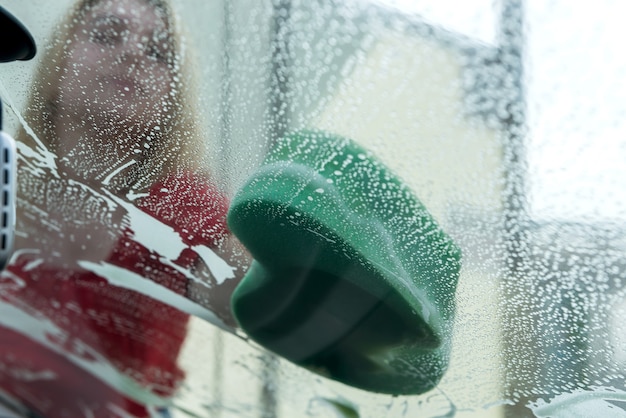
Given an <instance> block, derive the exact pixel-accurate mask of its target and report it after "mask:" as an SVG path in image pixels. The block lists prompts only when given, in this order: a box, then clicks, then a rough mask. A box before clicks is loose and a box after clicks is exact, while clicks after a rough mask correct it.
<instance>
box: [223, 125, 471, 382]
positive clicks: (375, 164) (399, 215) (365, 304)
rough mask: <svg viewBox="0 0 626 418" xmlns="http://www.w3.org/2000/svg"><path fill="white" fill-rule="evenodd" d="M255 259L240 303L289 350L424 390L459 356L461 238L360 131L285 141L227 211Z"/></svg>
mask: <svg viewBox="0 0 626 418" xmlns="http://www.w3.org/2000/svg"><path fill="white" fill-rule="evenodd" d="M228 225H229V228H230V229H231V231H232V232H233V233H234V234H235V235H236V236H237V237H238V238H239V240H240V241H241V242H242V243H243V244H244V245H245V246H246V247H247V248H248V250H249V251H250V253H251V254H252V256H253V258H254V261H253V262H252V265H251V267H250V269H249V271H248V272H247V273H246V275H245V277H244V278H243V280H242V281H241V283H240V284H239V285H238V286H237V288H236V289H235V291H234V293H233V295H232V299H231V305H232V310H233V313H234V315H235V318H236V320H237V322H238V323H239V325H240V326H241V328H242V329H243V330H244V331H245V332H246V333H247V334H248V335H249V336H250V337H251V338H252V339H254V340H255V341H257V342H258V343H259V344H261V345H263V346H264V347H266V348H267V349H269V350H271V351H273V352H275V353H277V354H279V355H281V356H283V357H285V358H287V359H288V360H290V361H292V362H294V363H296V364H299V365H301V366H304V367H307V368H309V369H311V370H313V371H315V372H318V373H320V374H323V375H325V376H327V377H330V378H332V379H335V380H337V381H340V382H343V383H345V384H348V385H352V386H355V387H358V388H361V389H365V390H369V391H374V392H381V393H390V394H419V393H423V392H425V391H427V390H430V389H432V388H433V387H434V386H435V385H436V384H437V383H438V382H439V380H440V379H441V377H442V376H443V373H444V372H445V370H446V368H447V364H448V357H449V350H450V339H451V331H452V330H451V328H452V319H453V314H454V292H455V289H456V284H457V280H458V275H459V269H460V259H461V255H460V250H459V249H458V247H457V246H456V245H455V244H454V243H453V242H452V240H451V239H450V238H449V237H448V236H447V235H446V234H445V233H444V232H443V231H442V230H441V229H440V228H439V226H438V225H437V224H436V222H435V221H434V219H433V218H432V216H431V215H430V214H429V213H428V212H427V211H426V209H425V208H424V206H423V205H422V204H421V203H420V202H419V201H418V200H417V199H416V197H415V196H414V195H413V193H412V192H411V191H410V190H409V188H408V187H407V186H406V185H405V184H403V183H402V182H401V181H400V180H399V179H398V178H397V177H395V176H394V175H393V174H392V173H391V172H390V170H389V169H388V168H386V167H385V166H384V165H383V164H382V163H380V162H379V161H378V160H376V159H375V158H373V157H372V155H371V154H370V153H369V152H368V151H366V150H364V149H363V148H361V147H360V146H358V145H357V144H355V143H354V142H353V141H351V140H349V139H346V138H341V137H337V136H332V135H329V134H327V133H324V132H317V131H304V132H297V133H294V134H291V135H288V136H286V137H285V138H283V139H281V140H280V141H278V143H277V144H276V146H275V147H274V148H273V149H272V150H271V151H270V153H269V155H268V157H267V159H266V160H265V162H264V163H263V165H262V166H261V167H260V169H259V170H258V171H257V172H255V173H254V175H253V176H252V177H251V178H250V179H249V180H248V181H247V182H246V183H245V184H244V186H243V187H242V188H241V189H240V190H239V192H238V193H237V194H236V196H235V198H234V199H233V201H232V204H231V207H230V210H229V213H228Z"/></svg>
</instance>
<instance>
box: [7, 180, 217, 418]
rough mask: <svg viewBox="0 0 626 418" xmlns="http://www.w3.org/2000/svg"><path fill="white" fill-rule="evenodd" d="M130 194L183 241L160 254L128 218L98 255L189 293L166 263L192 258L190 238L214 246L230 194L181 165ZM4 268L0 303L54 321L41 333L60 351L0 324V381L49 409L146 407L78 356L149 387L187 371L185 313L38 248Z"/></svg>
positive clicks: (188, 262)
mask: <svg viewBox="0 0 626 418" xmlns="http://www.w3.org/2000/svg"><path fill="white" fill-rule="evenodd" d="M135 203H136V206H137V207H138V208H139V209H141V210H142V211H143V212H145V213H146V214H147V215H149V216H152V217H154V218H156V219H157V220H159V221H161V222H162V223H164V224H166V225H168V226H170V227H171V228H173V229H174V230H175V231H176V232H177V233H178V234H179V235H180V237H181V240H182V241H183V243H184V244H186V245H187V246H188V247H187V248H186V249H185V250H184V251H183V252H182V253H181V254H180V256H179V257H178V258H177V259H176V260H164V259H163V257H162V256H161V255H160V254H157V253H155V252H154V251H151V250H149V249H148V248H146V246H144V245H143V244H142V243H140V242H137V241H136V240H135V239H134V236H135V232H134V231H132V230H131V229H130V228H129V227H125V228H123V229H122V231H121V234H120V236H119V238H118V239H117V242H116V245H115V246H114V247H113V248H112V250H111V251H110V254H109V256H108V258H107V259H106V260H103V261H105V262H106V263H109V264H112V265H115V266H117V267H121V268H123V269H125V270H128V271H130V272H132V273H135V274H139V275H141V276H143V277H144V278H147V279H150V280H152V281H154V282H156V283H158V284H159V285H162V286H164V287H166V288H168V289H170V290H171V291H173V292H175V293H177V294H180V295H186V289H187V280H188V279H187V276H186V275H185V274H184V273H183V272H181V269H177V268H175V266H172V265H171V264H172V263H174V264H177V265H178V266H180V267H182V268H183V270H184V269H188V268H190V267H191V266H193V265H194V264H195V263H196V262H198V255H197V254H196V253H195V251H193V248H192V247H193V246H197V245H205V246H208V247H215V246H217V245H218V244H219V243H220V242H221V241H222V240H223V239H224V238H225V236H226V235H227V233H228V232H227V229H226V223H225V222H226V221H225V217H226V211H227V208H228V201H227V199H226V198H225V197H224V196H223V195H222V194H221V193H219V192H218V191H217V189H215V188H214V187H213V186H212V185H210V184H208V183H207V182H206V181H205V180H203V179H201V178H199V177H195V176H191V175H186V176H179V177H171V178H168V179H166V180H165V181H163V182H160V183H158V184H156V185H154V187H152V189H151V190H150V192H149V194H148V196H146V197H144V198H142V199H139V200H138V201H136V202H135ZM165 261H167V262H165ZM8 272H9V273H4V274H3V275H2V277H1V278H0V304H2V303H4V304H7V303H8V304H10V305H12V306H15V307H18V308H19V309H21V310H22V311H25V312H28V313H30V314H31V316H35V317H40V318H42V320H43V321H50V322H51V323H52V324H53V325H52V327H51V328H49V329H54V330H56V332H52V333H50V332H48V333H46V335H45V337H44V338H45V339H46V341H47V342H49V343H50V344H51V345H52V346H53V347H58V348H60V351H55V350H53V349H50V348H49V347H46V346H45V345H43V344H41V342H40V341H39V342H38V341H37V336H32V335H31V336H29V335H28V333H27V332H26V333H22V332H18V331H16V330H12V329H8V328H6V327H3V326H1V325H0V390H1V391H4V392H5V393H7V394H9V395H10V396H12V397H15V398H17V399H19V400H20V401H21V402H23V403H24V404H25V405H26V406H28V407H29V408H32V409H33V410H35V411H37V412H39V413H41V414H42V415H44V416H46V417H74V416H82V415H84V414H85V410H91V411H92V412H93V413H94V416H96V417H100V416H117V415H116V414H115V410H116V408H121V410H123V411H124V412H126V413H130V414H132V415H134V416H139V417H141V416H148V413H147V410H146V408H145V407H144V406H143V405H141V404H140V403H138V402H135V401H133V400H132V399H130V398H129V397H127V396H125V395H124V394H123V393H121V392H119V391H118V390H116V389H115V388H114V387H112V386H111V385H110V384H108V383H106V382H105V381H103V379H101V378H99V377H98V376H96V375H94V374H93V373H92V372H90V371H89V370H87V369H85V368H83V367H81V366H80V365H78V364H76V359H79V360H80V359H82V360H86V361H87V362H93V361H94V360H98V361H102V359H104V362H105V363H106V365H107V367H111V366H112V367H114V368H115V369H116V370H117V371H119V373H123V375H126V376H130V377H131V378H132V380H133V381H134V382H136V383H137V384H139V385H141V386H142V387H144V388H146V389H148V390H149V391H150V392H152V393H154V394H157V395H161V396H165V397H168V396H171V395H173V393H174V392H175V390H176V388H177V386H178V385H179V384H180V382H181V381H182V379H183V377H184V373H183V371H182V370H181V369H180V368H179V367H178V365H177V358H178V355H179V352H180V348H181V345H182V343H183V342H184V339H185V336H186V325H187V321H188V315H187V314H186V313H184V312H181V311H180V310H178V309H176V308H175V307H172V306H170V305H167V304H165V303H163V302H160V301H157V300H155V299H152V298H151V297H149V296H146V295H144V294H141V293H139V292H136V291H134V290H130V289H128V288H123V287H117V286H114V285H112V284H110V283H109V282H108V281H107V280H106V279H105V278H103V277H100V276H98V275H96V274H95V273H93V272H91V271H89V270H86V269H84V268H82V267H80V266H79V265H72V266H67V267H66V266H63V267H62V268H61V267H59V264H55V263H47V262H41V255H38V254H32V253H24V254H21V255H20V256H18V257H16V258H15V259H14V260H13V262H12V263H11V265H10V266H9V268H8ZM20 281H22V283H20ZM131 287H132V286H131ZM1 323H2V321H1V320H0V324H1ZM39 338H41V337H39ZM72 360H74V361H72ZM89 364H92V363H89ZM85 408H87V409H85Z"/></svg>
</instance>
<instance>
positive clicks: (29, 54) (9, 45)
mask: <svg viewBox="0 0 626 418" xmlns="http://www.w3.org/2000/svg"><path fill="white" fill-rule="evenodd" d="M36 53H37V47H36V46H35V40H34V39H33V37H32V35H31V34H30V32H29V31H28V29H26V27H24V25H23V24H22V23H21V22H20V21H19V20H17V19H16V18H15V16H13V15H12V14H10V13H9V12H8V11H7V10H5V9H4V8H3V7H2V6H0V62H11V61H16V60H19V61H28V60H29V59H31V58H33V57H34V56H35V54H36Z"/></svg>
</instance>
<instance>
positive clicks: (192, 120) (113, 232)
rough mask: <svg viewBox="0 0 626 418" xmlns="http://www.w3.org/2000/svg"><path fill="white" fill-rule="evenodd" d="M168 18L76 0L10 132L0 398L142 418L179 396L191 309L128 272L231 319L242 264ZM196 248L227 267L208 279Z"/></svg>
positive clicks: (153, 4) (144, 6) (40, 407)
mask: <svg viewBox="0 0 626 418" xmlns="http://www.w3.org/2000/svg"><path fill="white" fill-rule="evenodd" d="M172 16H173V15H172V12H171V10H170V8H169V6H168V5H167V3H166V2H165V1H162V0H82V1H80V2H79V3H78V4H77V5H76V7H75V9H74V10H73V11H72V12H71V13H70V14H69V16H68V18H67V19H66V20H65V21H64V23H63V24H62V25H61V26H60V30H59V33H58V34H57V36H56V38H55V39H54V40H53V41H52V42H51V45H50V47H49V48H48V50H47V51H46V53H45V54H44V56H43V61H42V64H41V67H40V68H39V71H38V73H37V75H36V77H35V82H34V86H33V93H32V96H31V98H30V101H29V104H28V107H27V110H26V113H25V119H26V121H27V125H28V128H27V129H23V130H22V131H20V132H19V133H18V135H17V139H18V142H19V143H20V145H19V151H20V154H21V156H22V158H21V161H20V168H19V189H18V203H19V211H18V241H17V243H16V254H15V256H14V257H13V259H12V262H11V265H10V266H9V268H8V271H7V272H5V273H4V274H3V275H2V278H1V279H0V280H1V282H0V309H4V311H5V312H10V313H13V315H12V316H11V317H8V316H7V315H5V317H4V318H2V319H0V394H2V395H3V396H5V397H8V398H11V399H17V400H18V401H19V402H20V403H22V404H23V405H24V406H26V408H28V409H29V410H31V411H33V413H36V414H40V415H42V416H45V417H57V416H58V417H61V416H82V415H85V414H93V415H94V416H117V415H118V414H119V413H120V411H123V412H124V413H125V414H130V415H131V416H148V415H149V414H150V411H151V408H152V410H154V408H153V407H150V406H147V405H148V404H167V399H169V398H171V397H172V396H173V395H174V394H175V392H176V389H177V388H178V387H179V386H180V384H181V382H182V381H183V378H184V372H183V371H182V370H180V368H179V367H178V365H177V357H178V355H179V351H180V348H181V345H182V343H183V342H184V339H185V335H186V324H187V320H188V315H187V314H185V313H183V312H181V311H180V310H178V309H176V307H174V306H171V304H167V303H163V302H162V301H157V300H154V299H153V298H151V297H150V296H149V295H146V294H143V293H141V292H139V291H136V290H135V289H137V288H139V287H141V286H142V283H140V282H139V281H137V282H134V281H133V280H135V279H137V278H144V279H147V280H150V281H151V282H155V283H157V284H158V285H159V286H161V287H163V288H165V289H167V290H168V291H169V292H171V294H173V295H183V296H185V297H188V298H191V299H193V300H195V301H196V302H198V303H201V304H203V305H204V306H206V307H208V308H210V309H211V310H212V311H214V312H215V313H216V314H217V316H218V317H219V318H220V319H221V320H222V321H223V322H224V323H225V324H227V325H231V326H233V325H234V322H233V320H232V316H231V315H230V310H229V304H228V300H229V295H230V292H231V291H232V289H233V288H234V286H235V284H236V282H237V281H238V278H240V277H241V275H242V273H243V270H244V269H245V267H246V266H247V260H248V259H247V256H246V254H245V252H244V251H243V250H242V249H241V247H240V246H239V245H238V243H237V242H236V241H235V240H234V239H233V238H232V236H231V235H230V234H229V232H228V231H227V228H226V224H225V214H226V211H227V208H228V200H227V198H226V197H225V196H224V195H223V194H222V193H221V192H220V190H219V188H218V187H217V186H216V185H215V184H214V182H213V181H211V179H210V176H209V170H208V169H206V168H205V167H204V165H203V159H202V155H203V153H204V147H205V145H204V144H203V141H202V138H203V137H202V135H201V132H200V131H199V127H198V123H197V121H198V115H197V114H196V112H195V111H194V110H195V102H196V98H194V96H193V94H192V93H193V91H194V83H193V80H192V76H191V74H193V71H192V70H190V59H189V57H188V54H186V53H185V48H183V45H182V43H181V37H180V35H179V34H178V33H177V31H176V30H175V28H174V24H175V22H174V19H173V18H172ZM31 129H32V131H31ZM135 208H137V209H139V210H140V211H141V214H142V215H143V218H141V219H140V221H141V224H142V225H144V227H145V228H146V229H149V228H150V225H155V223H154V222H157V223H158V224H160V225H166V226H167V227H168V228H170V230H171V231H173V233H174V235H175V236H177V242H176V243H174V244H173V248H178V247H180V248H182V251H180V253H178V255H177V256H175V257H170V258H168V257H167V256H166V255H164V254H160V253H159V252H158V251H156V250H155V249H154V248H155V247H154V246H151V243H150V242H146V241H145V240H143V241H141V240H139V239H138V238H137V233H138V232H140V231H137V230H133V227H134V225H136V223H133V222H131V221H130V218H133V219H134V220H135V221H136V220H137V214H136V213H135V212H133V210H134V209H135ZM142 232H150V231H142ZM159 238H160V237H158V236H156V237H154V239H155V240H159ZM162 239H165V238H162ZM167 239H171V236H170V237H168V238H167ZM166 244H167V243H166ZM177 246H178V247H177ZM201 247H208V248H210V249H212V250H213V251H215V252H216V253H217V254H218V255H221V256H222V257H224V258H225V259H226V261H228V263H229V264H230V265H234V266H235V267H236V268H235V271H234V274H233V275H232V276H233V277H232V278H230V279H226V280H218V279H216V278H215V277H214V276H213V275H212V274H211V269H210V268H209V266H207V264H206V263H205V262H204V261H203V260H202V258H201V257H200V256H199V255H198V248H201ZM160 248H162V246H161V247H160ZM103 266H104V267H105V269H104V271H108V272H110V276H107V275H106V274H102V273H101V271H102V270H98V268H100V267H103ZM107 269H108V270H107ZM120 277H122V278H121V279H120ZM112 278H114V279H115V280H118V281H119V280H123V281H124V283H122V284H120V283H119V282H111V280H110V279H112ZM3 306H4V308H3ZM103 370H104V371H103ZM111 370H114V373H113V374H111V372H110V371H111ZM33 376H35V377H36V378H33ZM130 392H133V394H130ZM152 395H156V396H158V397H160V398H152ZM152 399H157V401H154V402H153V401H152ZM162 400H163V401H162ZM153 406H154V405H153ZM161 411H162V413H165V412H163V411H164V410H163V409H161Z"/></svg>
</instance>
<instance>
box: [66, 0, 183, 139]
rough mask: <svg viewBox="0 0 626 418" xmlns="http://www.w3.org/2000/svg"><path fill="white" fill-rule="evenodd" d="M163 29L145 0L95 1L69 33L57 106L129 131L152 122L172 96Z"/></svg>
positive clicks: (165, 28) (159, 119)
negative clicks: (71, 32)
mask: <svg viewBox="0 0 626 418" xmlns="http://www.w3.org/2000/svg"><path fill="white" fill-rule="evenodd" d="M168 30H169V28H168V26H167V23H166V20H165V17H164V16H162V12H160V10H158V9H155V7H154V6H152V5H150V4H149V3H148V2H147V1H146V0H101V1H99V2H98V3H96V4H95V5H94V6H93V7H91V8H90V9H89V10H87V12H86V13H85V16H84V18H83V19H82V20H81V21H80V22H76V27H75V28H74V31H73V34H72V35H71V37H70V42H72V45H71V46H70V48H69V52H68V54H67V56H66V62H65V71H64V72H63V74H62V77H61V84H60V89H59V90H60V94H59V98H58V103H57V105H58V106H60V107H62V108H64V109H65V110H66V111H67V112H72V111H74V112H75V113H77V114H79V115H81V116H80V117H81V118H83V119H84V120H86V121H87V120H94V121H97V120H101V122H102V121H104V123H111V124H121V125H122V126H126V127H127V128H128V129H130V130H132V131H137V129H136V128H137V127H139V131H146V130H148V129H150V128H153V127H154V126H157V125H158V124H159V123H160V122H162V119H163V118H164V117H166V115H167V114H168V112H170V111H171V110H168V109H171V108H172V101H173V100H174V99H173V97H172V96H171V94H172V91H173V86H174V77H173V74H172V60H173V55H174V52H175V51H173V50H172V49H173V48H172V43H173V42H172V39H171V36H170V33H169V31H168Z"/></svg>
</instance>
